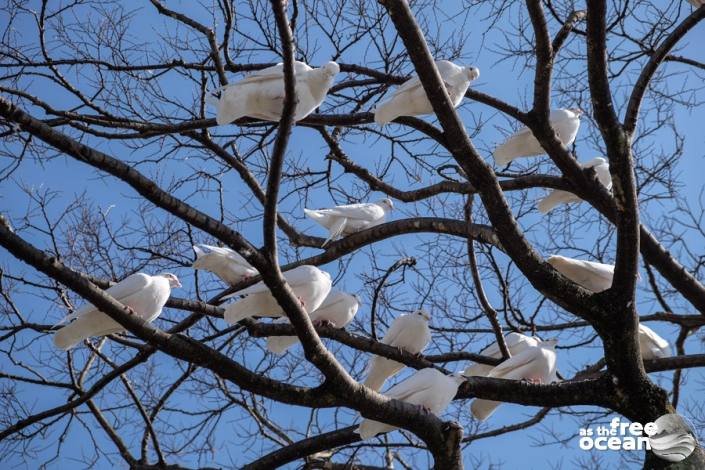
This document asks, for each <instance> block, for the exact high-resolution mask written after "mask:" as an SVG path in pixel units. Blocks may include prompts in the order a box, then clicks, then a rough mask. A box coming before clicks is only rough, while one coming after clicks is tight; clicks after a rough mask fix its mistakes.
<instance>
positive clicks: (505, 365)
mask: <svg viewBox="0 0 705 470" xmlns="http://www.w3.org/2000/svg"><path fill="white" fill-rule="evenodd" d="M540 355H541V351H540V348H535V347H534V348H527V349H525V350H523V351H522V352H520V353H519V354H516V355H514V356H512V357H511V358H509V359H508V360H506V361H504V362H502V363H501V364H499V365H497V366H496V367H495V368H494V369H492V371H491V372H490V373H489V374H488V377H496V378H502V377H507V376H509V375H510V374H511V373H512V372H513V371H515V370H517V369H519V368H520V367H523V366H525V365H527V364H530V363H531V362H532V361H534V360H536V359H537V358H538V357H539V356H540Z"/></svg>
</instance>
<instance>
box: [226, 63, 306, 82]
mask: <svg viewBox="0 0 705 470" xmlns="http://www.w3.org/2000/svg"><path fill="white" fill-rule="evenodd" d="M311 70H313V69H312V68H311V67H309V66H308V65H306V64H305V63H303V62H299V61H295V62H294V74H296V75H298V74H301V73H305V72H310V71H311ZM283 78H284V64H282V63H279V64H277V65H273V66H271V67H267V68H266V69H262V70H257V71H255V72H252V73H251V74H249V75H248V76H246V77H245V78H243V79H242V80H240V81H239V82H237V83H235V85H244V84H249V83H262V82H266V81H268V80H282V79H283Z"/></svg>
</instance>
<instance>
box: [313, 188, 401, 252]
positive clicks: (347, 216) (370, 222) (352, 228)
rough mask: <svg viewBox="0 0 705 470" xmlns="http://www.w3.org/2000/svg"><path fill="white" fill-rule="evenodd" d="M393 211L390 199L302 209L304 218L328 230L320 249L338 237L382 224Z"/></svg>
mask: <svg viewBox="0 0 705 470" xmlns="http://www.w3.org/2000/svg"><path fill="white" fill-rule="evenodd" d="M393 209H394V204H393V203H392V200H391V199H382V200H380V201H377V202H366V203H362V204H349V205H346V206H336V207H333V208H331V209H318V210H313V209H304V213H305V214H306V216H307V217H308V218H309V219H311V220H313V221H314V222H316V223H317V224H320V225H322V226H324V227H325V228H327V229H328V238H327V239H326V241H325V242H323V245H321V247H324V246H326V245H327V244H328V243H330V241H331V240H335V239H336V238H338V237H339V236H345V235H350V234H352V233H355V232H359V231H360V230H364V229H366V228H370V227H374V226H375V225H379V224H381V223H382V222H384V221H385V220H386V218H387V215H388V214H389V213H390V212H391V211H392V210H393Z"/></svg>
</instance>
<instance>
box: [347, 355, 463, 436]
mask: <svg viewBox="0 0 705 470" xmlns="http://www.w3.org/2000/svg"><path fill="white" fill-rule="evenodd" d="M464 381H465V378H464V377H463V376H462V375H461V374H451V375H445V374H444V373H443V372H440V371H438V370H437V369H433V368H430V367H429V368H427V369H421V370H419V371H417V372H415V373H414V374H413V375H412V376H410V377H409V378H408V379H406V380H404V381H402V382H399V383H398V384H396V385H395V386H393V387H392V388H390V389H389V390H387V392H386V393H385V395H386V396H388V397H389V398H395V399H397V400H401V401H405V402H407V403H411V404H413V405H419V406H422V407H424V408H425V409H426V410H428V411H430V412H431V413H433V414H435V415H440V414H441V413H443V410H445V409H446V408H447V407H448V405H449V404H450V402H451V401H453V398H455V395H456V394H457V393H458V387H460V385H461V384H462V383H463V382H464ZM395 429H397V427H396V426H392V425H389V424H385V423H380V422H379V421H373V420H371V419H363V420H362V422H361V423H360V426H359V427H358V428H357V429H356V430H355V432H356V433H358V434H359V435H360V438H361V439H362V440H366V439H370V438H372V437H374V436H376V435H377V434H379V433H384V432H389V431H393V430H395Z"/></svg>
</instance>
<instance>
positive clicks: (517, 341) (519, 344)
mask: <svg viewBox="0 0 705 470" xmlns="http://www.w3.org/2000/svg"><path fill="white" fill-rule="evenodd" d="M504 343H505V344H506V345H507V349H509V354H511V355H512V356H515V355H516V354H519V353H520V352H522V351H523V350H524V349H526V348H528V347H529V346H538V344H539V343H541V340H540V339H539V338H537V337H535V336H526V335H523V334H521V333H515V332H512V333H509V334H507V335H505V337H504ZM480 354H482V355H483V356H489V357H493V358H495V359H501V358H502V351H501V350H500V349H499V345H498V344H497V342H496V341H495V342H494V343H492V344H490V345H489V346H487V347H486V348H485V349H483V350H482V351H480ZM492 369H494V366H491V365H488V364H474V365H472V366H469V367H468V368H466V369H465V372H463V375H465V376H466V377H473V376H480V377H487V374H489V373H490V371H491V370H492Z"/></svg>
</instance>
